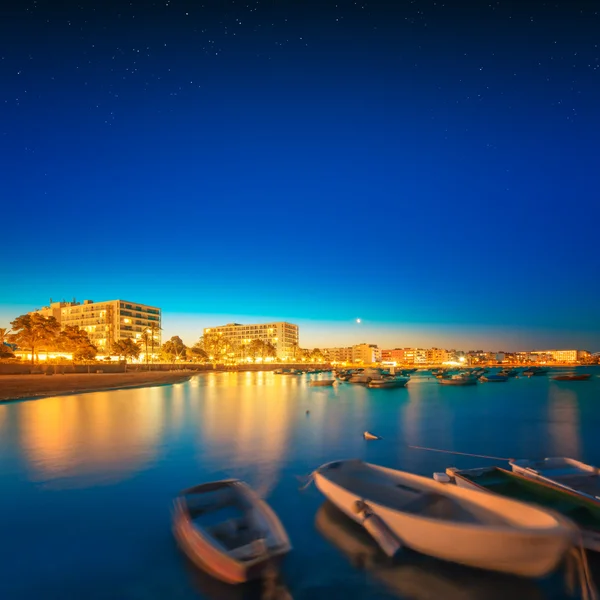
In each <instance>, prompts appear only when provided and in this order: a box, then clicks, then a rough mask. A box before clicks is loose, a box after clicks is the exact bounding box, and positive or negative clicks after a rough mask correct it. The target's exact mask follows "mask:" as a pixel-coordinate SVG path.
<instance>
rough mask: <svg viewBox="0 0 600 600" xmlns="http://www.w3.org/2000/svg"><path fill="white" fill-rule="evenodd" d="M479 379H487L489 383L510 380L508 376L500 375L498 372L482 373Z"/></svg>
mask: <svg viewBox="0 0 600 600" xmlns="http://www.w3.org/2000/svg"><path fill="white" fill-rule="evenodd" d="M479 379H480V381H486V382H488V383H504V382H505V381H508V376H506V375H500V374H499V373H498V374H497V375H482V376H481V377H480V378H479Z"/></svg>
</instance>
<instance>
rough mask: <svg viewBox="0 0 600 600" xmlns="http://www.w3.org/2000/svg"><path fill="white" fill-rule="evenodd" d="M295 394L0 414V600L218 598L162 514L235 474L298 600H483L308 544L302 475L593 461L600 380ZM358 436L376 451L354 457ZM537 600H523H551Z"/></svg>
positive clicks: (23, 408) (232, 394) (282, 382)
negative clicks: (345, 469) (269, 510)
mask: <svg viewBox="0 0 600 600" xmlns="http://www.w3.org/2000/svg"><path fill="white" fill-rule="evenodd" d="M307 384H308V378H307V377H306V376H289V375H287V376H286V375H275V374H273V373H267V372H260V373H208V374H205V375H201V376H198V377H194V378H193V379H192V380H191V381H189V382H187V383H185V384H178V385H175V386H162V387H155V388H140V389H131V390H122V391H117V392H115V391H112V392H97V393H90V394H80V395H72V396H63V397H55V398H47V399H43V400H37V401H29V402H16V403H12V404H7V405H3V406H0V486H1V487H0V489H1V490H2V494H0V514H2V515H3V519H2V521H1V523H2V525H1V526H0V539H4V540H11V543H12V548H11V553H9V555H8V556H7V558H6V559H5V560H4V561H3V562H1V563H0V582H2V583H0V586H4V588H6V589H7V590H9V591H10V594H1V593H0V596H1V597H10V598H27V599H29V598H37V597H39V596H40V595H42V594H43V595H44V597H45V598H61V599H62V598H65V597H84V596H85V597H86V598H109V597H115V598H132V599H133V598H135V599H138V598H149V599H154V598H164V597H172V598H182V599H191V598H219V597H221V596H222V594H223V593H224V592H223V591H222V590H223V588H222V587H219V586H216V587H215V586H214V585H212V583H210V580H208V584H207V580H206V578H205V577H202V576H199V577H196V576H193V577H191V576H190V572H189V568H188V567H187V566H186V563H185V561H184V560H183V558H182V556H181V555H180V554H179V552H178V551H177V549H176V547H175V545H174V542H173V539H172V536H171V533H170V513H169V511H170V503H171V500H172V498H173V496H174V495H175V494H176V493H177V491H178V490H179V489H182V488H184V487H188V486H190V485H193V484H195V483H199V482H202V481H206V480H210V479H216V478H222V477H239V478H241V479H245V480H246V481H248V482H249V483H250V484H251V485H252V486H253V487H254V488H255V489H257V491H258V492H259V493H260V494H261V495H263V496H264V497H266V498H267V499H268V500H269V502H270V504H271V505H272V506H273V508H274V509H275V510H276V512H277V513H278V514H279V516H280V518H281V519H282V522H283V523H284V525H285V527H286V528H287V530H288V533H289V535H290V538H291V540H292V543H293V546H294V550H293V552H292V553H291V554H290V556H289V557H288V560H287V561H286V565H285V569H284V576H285V579H286V582H287V585H288V588H289V589H290V590H291V592H292V594H293V596H294V598H296V600H298V599H299V598H311V600H315V599H316V598H327V599H328V600H329V599H331V598H333V597H335V595H334V594H343V596H344V598H345V600H353V599H354V598H369V597H375V594H377V596H376V597H377V598H399V597H402V598H415V599H416V598H420V597H434V596H435V594H434V596H431V594H430V595H429V596H423V595H422V593H423V592H424V591H427V590H428V589H430V590H434V591H435V590H438V591H439V590H444V589H446V590H448V589H450V590H451V591H452V594H451V595H450V596H449V597H456V598H463V597H465V598H470V597H473V593H474V592H473V590H476V591H477V593H476V594H475V596H476V597H485V593H486V591H485V590H486V586H487V589H488V591H489V592H490V594H491V593H492V591H494V590H495V589H496V586H497V585H499V584H498V578H497V577H496V578H494V577H488V576H487V575H485V574H481V573H477V574H475V573H473V572H471V571H469V570H465V569H462V570H456V568H455V567H453V566H448V565H444V566H441V565H440V564H439V563H435V562H434V563H430V562H426V563H425V564H423V563H418V564H415V563H414V562H409V563H407V564H405V565H400V566H401V567H403V568H400V569H399V570H398V569H396V568H394V569H392V570H384V571H380V572H377V573H374V572H371V571H369V569H367V570H366V571H365V570H364V569H357V568H354V567H353V566H352V561H349V560H347V557H345V556H344V553H343V552H342V553H340V549H339V548H337V547H336V544H335V543H332V541H331V540H330V539H329V540H328V539H327V536H323V535H321V534H320V533H319V532H318V531H317V530H316V529H315V515H317V511H318V510H319V507H320V506H321V504H322V502H323V498H322V496H321V495H320V494H319V493H318V491H317V490H315V489H314V487H313V488H308V489H307V490H305V491H303V492H300V491H299V490H298V488H299V486H300V482H299V481H298V478H299V477H300V476H306V475H307V474H308V473H310V472H311V471H312V470H313V469H314V468H315V467H317V466H318V465H320V464H322V463H324V462H326V461H330V460H335V459H339V458H349V457H358V458H363V459H365V460H369V461H371V462H375V463H380V464H384V465H386V466H391V467H396V468H402V469H406V470H409V471H413V472H416V473H420V474H423V475H428V476H429V475H431V473H432V472H434V471H443V470H444V469H445V467H447V466H450V465H455V466H458V467H463V468H464V467H470V466H483V465H488V464H490V461H487V460H484V459H476V458H469V457H463V456H455V455H444V454H437V453H430V452H425V451H418V450H412V449H410V448H408V447H407V446H408V445H419V446H428V447H436V448H446V449H452V450H457V451H462V452H473V453H478V454H489V455H494V456H505V457H509V456H514V457H542V456H548V455H559V456H560V455H567V456H572V457H575V458H580V459H582V460H584V461H585V462H588V463H592V464H600V444H599V443H598V441H597V440H598V438H597V431H598V426H599V425H600V408H599V405H598V403H597V397H598V395H599V392H600V379H599V378H597V377H596V378H594V379H593V380H591V381H589V382H582V383H579V382H577V383H567V384H564V383H562V384H560V385H558V384H557V383H555V382H551V381H549V380H548V379H547V378H546V377H537V378H532V379H530V380H529V379H524V378H521V379H518V380H513V381H510V382H508V383H506V384H487V385H486V384H480V385H477V386H473V387H467V388H445V387H442V386H440V385H438V384H437V382H436V381H435V380H434V379H432V378H427V377H424V376H422V375H421V374H417V375H416V376H414V377H413V379H412V380H411V382H410V383H409V385H408V387H407V388H406V389H396V390H369V389H367V388H365V387H362V386H353V385H350V384H340V385H337V386H335V387H333V388H309V387H308V385H307ZM307 411H309V412H308V414H307ZM365 430H369V431H373V432H374V433H377V434H379V435H381V436H383V438H384V439H383V440H382V441H380V442H365V441H364V440H363V438H362V433H363V431H365ZM346 534H347V532H346ZM342 537H343V536H342ZM84 548H85V551H84V550H83V549H84ZM25 557H27V561H25V560H24V558H25ZM453 569H454V570H453ZM399 573H400V575H402V576H401V577H400V579H399V578H398V577H399ZM428 573H429V574H430V575H429V576H428ZM453 577H454V578H455V579H456V581H459V582H460V585H459V586H458V588H457V587H456V585H454V584H455V582H453V581H452V579H453ZM382 578H383V579H385V578H388V579H389V578H391V579H392V580H393V581H392V582H390V581H388V582H387V583H386V582H385V581H383V582H382ZM198 581H200V582H201V585H200V590H201V591H200V592H198V585H196V583H197V582H198ZM411 581H413V582H416V583H414V585H413V588H411V586H410V582H411ZM468 582H470V583H471V584H472V585H467V583H468ZM504 583H505V584H506V586H508V589H509V591H508V592H507V596H506V597H509V596H510V595H511V592H510V590H511V589H512V590H513V593H512V596H513V597H514V598H519V597H523V596H519V593H520V592H519V590H522V589H523V588H522V586H521V587H519V586H518V585H515V584H514V583H511V580H508V582H507V581H506V580H504ZM392 584H393V585H392ZM400 584H402V585H400ZM398 585H400V587H401V589H402V592H400V591H399V588H398ZM448 586H449V587H448ZM511 586H512V587H511ZM463 588H464V589H463ZM534 588H535V590H536V592H535V594H533V596H532V597H552V598H558V597H560V596H557V595H552V590H551V589H550V588H548V587H546V588H544V587H543V586H542V587H539V586H537V584H535V586H534ZM215 589H217V590H221V591H219V592H214V590H215ZM411 589H412V591H411ZM467 589H468V590H470V592H469V593H466V592H465V594H464V595H460V593H459V592H461V590H462V591H464V590H467ZM503 589H504V588H503ZM527 589H530V588H527ZM207 590H209V591H207ZM211 590H213V591H211ZM0 591H2V590H1V589H0ZM230 591H231V590H230ZM419 591H420V592H419ZM434 591H432V592H431V593H434ZM418 592H419V593H421V595H419V593H418ZM538 592H539V593H540V594H542V595H541V596H538V595H536V594H537V593H538ZM215 593H216V596H215ZM440 593H442V592H440ZM444 593H446V592H444ZM448 593H449V592H448ZM240 594H241V595H240ZM227 595H229V592H228V593H227ZM235 595H236V597H244V595H245V592H244V591H243V590H237V592H235ZM438 595H439V594H438ZM442 595H443V594H442ZM435 597H437V596H435ZM490 597H491V596H490Z"/></svg>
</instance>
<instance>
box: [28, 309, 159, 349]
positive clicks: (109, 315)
mask: <svg viewBox="0 0 600 600" xmlns="http://www.w3.org/2000/svg"><path fill="white" fill-rule="evenodd" d="M34 312H38V313H40V314H42V315H44V316H45V317H55V318H56V320H57V321H58V322H59V323H60V326H61V329H64V328H65V327H66V326H67V325H72V326H76V327H79V328H80V329H83V330H85V331H87V333H88V336H89V338H90V341H91V342H92V344H94V346H96V347H97V348H98V352H99V353H100V354H103V353H104V354H110V348H111V345H112V343H113V342H116V341H117V340H120V339H122V338H133V340H134V341H137V340H139V338H140V337H141V336H142V333H143V332H144V331H146V332H148V333H149V334H150V333H151V331H152V330H153V331H154V333H153V337H154V350H155V354H156V353H157V352H158V350H159V349H160V345H161V336H160V326H161V316H160V308H157V307H155V306H148V305H146V304H139V303H137V302H128V301H127V300H107V301H104V302H94V301H92V300H84V301H83V303H81V302H75V301H73V302H50V306H44V307H43V308H42V309H40V310H37V311H34ZM151 345H152V342H151V341H150V342H149V344H148V349H150V346H151Z"/></svg>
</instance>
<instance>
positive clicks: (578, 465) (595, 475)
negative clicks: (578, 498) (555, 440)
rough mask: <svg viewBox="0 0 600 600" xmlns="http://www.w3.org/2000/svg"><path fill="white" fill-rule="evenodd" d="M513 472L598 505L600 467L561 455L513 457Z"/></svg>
mask: <svg viewBox="0 0 600 600" xmlns="http://www.w3.org/2000/svg"><path fill="white" fill-rule="evenodd" d="M508 464H509V465H510V466H511V468H512V470H513V471H514V472H515V473H519V474H520V475H525V476H526V477H531V478H533V479H539V480H541V481H545V482H546V483H550V484H553V485H556V486H558V487H561V488H565V489H568V490H570V491H572V492H575V493H576V494H581V495H583V496H586V497H588V498H590V499H591V500H594V501H595V502H596V503H598V505H599V506H600V469H599V468H598V467H594V466H593V465H587V464H585V463H583V462H580V461H578V460H575V459H573V458H566V457H562V456H558V457H552V458H544V459H542V460H528V459H518V460H516V459H513V460H511V461H509V463H508Z"/></svg>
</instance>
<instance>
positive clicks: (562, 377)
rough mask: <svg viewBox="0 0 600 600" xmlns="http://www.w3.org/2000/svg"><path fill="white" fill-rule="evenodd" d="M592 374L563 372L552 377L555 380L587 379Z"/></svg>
mask: <svg viewBox="0 0 600 600" xmlns="http://www.w3.org/2000/svg"><path fill="white" fill-rule="evenodd" d="M591 376H592V374H591V373H561V374H560V375H554V376H553V377H550V379H552V380H553V381H587V380H588V379H589V378H590V377H591Z"/></svg>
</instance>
